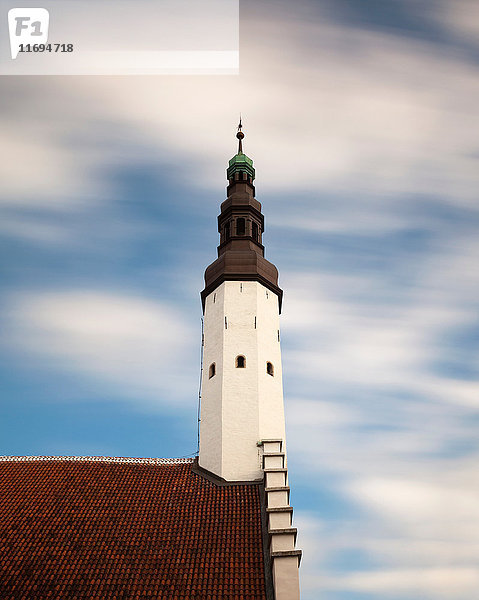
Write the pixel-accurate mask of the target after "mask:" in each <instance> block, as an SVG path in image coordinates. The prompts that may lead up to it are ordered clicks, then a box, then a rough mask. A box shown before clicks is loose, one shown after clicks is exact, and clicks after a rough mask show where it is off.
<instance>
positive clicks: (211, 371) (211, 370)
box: [209, 363, 216, 379]
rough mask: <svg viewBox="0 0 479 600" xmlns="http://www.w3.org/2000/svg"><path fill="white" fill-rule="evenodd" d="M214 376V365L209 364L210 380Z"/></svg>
mask: <svg viewBox="0 0 479 600" xmlns="http://www.w3.org/2000/svg"><path fill="white" fill-rule="evenodd" d="M215 375H216V363H211V365H210V370H209V377H210V379H211V378H212V377H214V376H215Z"/></svg>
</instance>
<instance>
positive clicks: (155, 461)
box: [0, 456, 194, 465]
mask: <svg viewBox="0 0 479 600" xmlns="http://www.w3.org/2000/svg"><path fill="white" fill-rule="evenodd" d="M62 460H64V461H72V462H89V461H91V462H110V463H138V464H150V465H165V464H166V465H168V464H185V463H192V462H193V460H194V459H193V458H128V457H123V456H0V462H2V461H3V462H29V461H31V462H35V461H62Z"/></svg>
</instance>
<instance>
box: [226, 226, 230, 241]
mask: <svg viewBox="0 0 479 600" xmlns="http://www.w3.org/2000/svg"><path fill="white" fill-rule="evenodd" d="M229 239H230V224H229V223H226V225H225V241H228V240H229Z"/></svg>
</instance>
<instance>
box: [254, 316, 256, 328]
mask: <svg viewBox="0 0 479 600" xmlns="http://www.w3.org/2000/svg"><path fill="white" fill-rule="evenodd" d="M254 328H255V329H256V317H255V318H254Z"/></svg>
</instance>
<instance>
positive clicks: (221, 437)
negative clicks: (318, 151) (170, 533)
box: [199, 123, 285, 481]
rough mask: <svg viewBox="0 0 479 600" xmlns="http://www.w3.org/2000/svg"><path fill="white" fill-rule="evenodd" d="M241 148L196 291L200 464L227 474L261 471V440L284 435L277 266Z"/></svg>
mask: <svg viewBox="0 0 479 600" xmlns="http://www.w3.org/2000/svg"><path fill="white" fill-rule="evenodd" d="M237 137H238V139H239V148H238V153H237V154H236V155H235V156H234V157H233V158H232V159H231V160H230V161H229V166H228V169H227V176H228V188H227V196H228V197H227V199H226V200H225V201H224V202H223V203H222V205H221V214H220V215H219V217H218V231H219V233H220V245H219V246H218V258H217V259H216V260H215V261H214V262H213V263H212V264H211V265H210V266H209V267H208V268H207V269H206V272H205V289H204V290H203V292H202V293H201V298H202V303H203V310H204V354H203V364H204V368H203V374H202V401H201V424H200V451H199V465H200V467H202V468H204V469H206V470H208V471H210V472H212V473H214V474H215V475H217V476H219V477H221V478H223V479H225V480H227V481H251V480H257V479H258V480H259V479H262V478H263V471H262V463H261V460H262V456H261V452H260V449H259V446H258V443H259V442H261V441H263V440H273V439H274V440H283V447H284V439H285V426H284V408H283V385H282V368H281V349H280V328H279V314H280V310H281V300H282V290H281V289H280V288H279V287H278V271H277V269H276V267H275V266H274V265H273V264H272V263H270V262H268V261H267V260H266V259H265V258H264V246H263V245H262V235H263V231H264V217H263V215H262V213H261V204H260V203H259V202H258V201H257V200H256V199H255V197H254V193H255V188H254V185H253V181H254V177H255V170H254V167H253V161H252V160H251V159H250V158H249V157H248V156H246V155H245V154H244V153H243V149H242V140H243V137H244V134H243V132H242V131H241V123H240V126H239V127H238V133H237Z"/></svg>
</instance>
